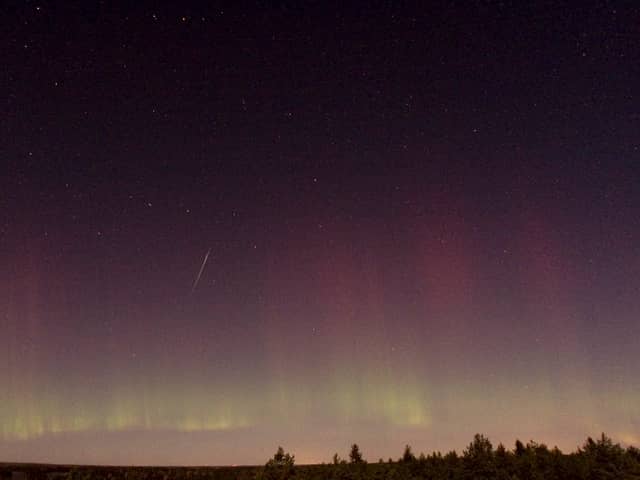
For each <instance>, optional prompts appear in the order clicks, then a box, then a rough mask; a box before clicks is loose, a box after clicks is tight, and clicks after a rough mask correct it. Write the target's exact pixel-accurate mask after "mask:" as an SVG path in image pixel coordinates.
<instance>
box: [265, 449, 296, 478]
mask: <svg viewBox="0 0 640 480" xmlns="http://www.w3.org/2000/svg"><path fill="white" fill-rule="evenodd" d="M294 463H295V457H294V456H293V455H290V454H289V453H285V451H284V448H282V447H278V450H277V451H276V453H275V454H274V455H273V458H271V459H269V461H268V462H267V463H266V464H265V466H264V469H263V478H264V480H284V479H287V478H291V477H293V476H294V474H295V470H294V468H293V467H294Z"/></svg>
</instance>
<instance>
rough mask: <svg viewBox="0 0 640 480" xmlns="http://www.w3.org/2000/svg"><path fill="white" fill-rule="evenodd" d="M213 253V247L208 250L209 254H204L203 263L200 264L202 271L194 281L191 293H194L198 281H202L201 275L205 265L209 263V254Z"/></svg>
mask: <svg viewBox="0 0 640 480" xmlns="http://www.w3.org/2000/svg"><path fill="white" fill-rule="evenodd" d="M210 253H211V249H209V250H207V254H206V255H205V256H204V260H203V261H202V265H200V271H199V272H198V275H197V276H196V279H195V280H194V282H193V286H192V287H191V293H193V292H194V291H195V289H196V287H197V286H198V282H200V277H201V276H202V272H203V271H204V267H205V265H206V264H207V260H209V254H210Z"/></svg>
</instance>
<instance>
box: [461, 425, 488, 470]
mask: <svg viewBox="0 0 640 480" xmlns="http://www.w3.org/2000/svg"><path fill="white" fill-rule="evenodd" d="M462 462H463V465H464V472H465V478H473V479H474V480H480V479H487V480H488V479H493V478H495V466H494V462H493V445H491V442H490V441H489V439H488V438H487V437H485V436H484V435H480V434H479V433H476V434H475V436H474V437H473V441H472V442H471V443H470V444H469V446H468V447H467V448H466V449H465V451H464V452H463V454H462Z"/></svg>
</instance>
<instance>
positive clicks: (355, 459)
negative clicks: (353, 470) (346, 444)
mask: <svg viewBox="0 0 640 480" xmlns="http://www.w3.org/2000/svg"><path fill="white" fill-rule="evenodd" d="M349 461H350V462H351V463H363V462H364V460H363V459H362V452H360V447H358V445H357V444H356V443H354V444H353V445H351V451H350V452H349Z"/></svg>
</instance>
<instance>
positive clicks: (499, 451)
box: [0, 434, 640, 480]
mask: <svg viewBox="0 0 640 480" xmlns="http://www.w3.org/2000/svg"><path fill="white" fill-rule="evenodd" d="M288 478H291V479H299V480H305V479H308V480H314V479H315V480H320V479H335V480H368V479H372V480H387V479H388V480H401V479H416V480H418V479H425V480H440V479H442V480H444V479H447V480H483V479H486V480H488V479H496V480H601V479H602V480H605V479H612V480H613V479H615V480H632V479H633V480H640V449H638V448H635V447H628V448H626V449H625V448H622V447H621V446H620V445H618V444H614V443H613V442H612V441H611V440H610V439H609V438H607V437H606V436H605V435H604V434H603V435H602V436H601V437H600V438H599V439H598V440H595V441H594V440H592V439H591V438H589V439H587V441H586V442H585V443H584V445H583V446H582V447H581V448H579V449H578V450H577V451H576V452H573V453H570V454H564V453H562V452H561V451H560V450H559V449H557V448H553V449H549V448H547V447H546V446H545V445H543V444H539V443H535V442H529V443H528V444H526V445H524V444H522V443H521V442H520V441H517V442H516V444H515V448H514V449H513V450H507V449H506V448H505V447H504V446H502V445H498V447H497V448H495V449H494V448H493V446H492V445H491V443H490V442H489V440H488V439H487V438H486V437H484V436H482V435H476V436H475V437H474V440H473V442H471V443H470V444H469V446H468V447H467V448H466V449H465V450H464V451H463V453H462V454H461V455H459V454H457V453H456V452H455V451H453V452H449V453H447V454H444V455H442V454H441V453H440V452H434V453H432V454H431V455H428V456H425V455H423V454H421V455H419V456H417V457H416V456H415V455H414V454H413V453H412V451H411V448H410V447H409V446H407V447H406V448H405V451H404V454H403V455H402V457H401V458H399V459H397V460H392V459H389V460H387V461H384V460H383V459H380V460H379V461H378V462H376V463H367V462H365V461H364V460H363V459H362V454H361V452H360V451H359V448H358V447H357V445H353V447H352V449H351V452H350V454H349V461H346V460H341V459H340V457H339V456H338V455H337V454H336V455H335V456H334V458H333V461H332V463H329V464H322V465H295V464H294V457H293V456H292V455H289V454H288V453H285V452H284V450H283V449H281V448H280V449H278V452H277V453H276V454H275V455H274V456H273V458H272V459H270V460H269V461H268V462H267V463H266V464H265V465H264V466H256V467H98V466H74V465H40V464H10V463H0V479H1V480H5V479H12V480H31V479H42V480H45V479H46V480H54V479H65V480H66V479H69V480H71V479H110V480H156V479H157V480H169V479H185V480H186V479H189V480H196V479H211V480H232V479H234V480H235V479H237V480H245V479H246V480H249V479H251V480H254V479H255V480H281V479H282V480H284V479H288Z"/></svg>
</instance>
